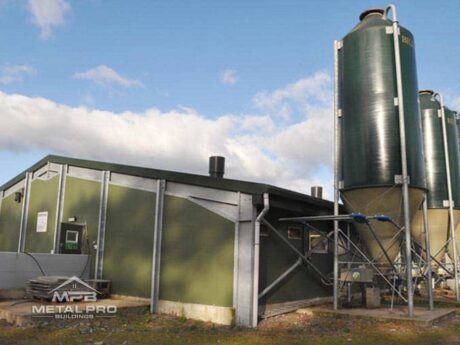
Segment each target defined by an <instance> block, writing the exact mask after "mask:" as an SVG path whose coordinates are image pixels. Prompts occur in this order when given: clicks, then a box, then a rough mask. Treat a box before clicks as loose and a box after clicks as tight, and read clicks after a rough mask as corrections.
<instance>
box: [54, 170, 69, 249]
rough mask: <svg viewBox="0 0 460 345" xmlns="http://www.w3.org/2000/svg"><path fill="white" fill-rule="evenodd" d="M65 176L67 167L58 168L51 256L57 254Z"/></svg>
mask: <svg viewBox="0 0 460 345" xmlns="http://www.w3.org/2000/svg"><path fill="white" fill-rule="evenodd" d="M66 175H67V165H64V164H63V165H61V166H60V167H59V184H58V195H57V205H56V223H55V224H54V243H53V254H58V253H59V243H60V241H61V223H62V217H63V212H64V193H65V182H66Z"/></svg>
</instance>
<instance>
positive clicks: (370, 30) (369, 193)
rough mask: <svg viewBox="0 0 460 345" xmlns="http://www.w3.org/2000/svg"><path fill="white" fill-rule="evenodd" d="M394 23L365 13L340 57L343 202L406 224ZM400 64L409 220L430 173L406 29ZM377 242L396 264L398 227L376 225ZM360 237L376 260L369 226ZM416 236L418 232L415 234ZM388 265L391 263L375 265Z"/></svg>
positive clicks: (359, 227) (379, 13)
mask: <svg viewBox="0 0 460 345" xmlns="http://www.w3.org/2000/svg"><path fill="white" fill-rule="evenodd" d="M392 32H393V30H392V22H391V21H389V20H388V19H387V18H386V17H385V15H384V10H382V9H370V10H367V11H365V12H363V13H362V14H361V16H360V22H359V23H358V25H356V26H355V27H354V28H353V30H352V31H351V32H350V33H349V34H348V35H346V36H345V37H344V38H343V40H342V47H341V49H340V50H339V53H338V60H339V61H338V64H339V66H338V70H339V71H338V77H339V81H338V82H339V109H340V111H341V133H340V135H341V143H340V151H341V152H340V157H341V158H340V159H341V166H340V169H339V170H340V172H341V173H340V174H341V176H340V180H341V186H340V187H341V195H342V199H343V202H344V204H345V206H346V207H347V209H348V210H349V211H350V212H361V213H364V214H371V215H372V214H376V213H380V214H386V215H389V216H391V217H392V218H393V219H394V220H395V221H396V222H397V223H399V224H403V216H402V215H403V211H402V191H401V187H400V186H399V185H397V182H396V181H397V175H401V174H402V167H401V145H400V133H399V115H398V106H399V105H398V103H397V96H398V93H397V79H396V75H397V74H396V73H397V70H396V63H395V50H394V42H393V34H392ZM399 37H400V42H399V45H400V59H401V75H402V84H403V94H404V104H403V106H404V112H405V126H406V133H405V135H406V147H407V164H408V175H409V178H410V182H409V203H410V214H411V216H412V215H413V214H414V213H415V212H416V210H417V209H418V207H419V206H420V204H421V202H422V200H423V195H424V191H425V188H426V185H425V169H424V162H423V147H422V138H421V130H420V129H421V119H420V112H419V106H418V85H417V70H416V63H415V49H414V38H413V36H412V34H411V33H410V32H409V31H408V30H407V29H405V28H403V27H400V36H399ZM375 229H376V232H377V236H378V238H379V240H380V241H381V242H382V244H383V246H384V247H385V248H387V249H388V256H389V257H390V258H391V259H394V258H395V257H396V255H397V253H398V249H399V246H398V243H395V244H394V245H393V246H391V247H390V241H391V239H392V238H393V236H394V235H395V234H396V232H397V231H396V229H395V227H393V226H392V225H391V224H389V223H379V224H375ZM357 230H358V232H359V234H360V237H361V238H362V239H363V241H364V242H365V243H366V245H367V247H368V249H369V252H370V254H371V255H372V256H373V257H374V258H378V257H383V256H382V255H381V249H380V248H379V246H378V245H377V243H376V241H375V240H374V239H373V237H372V234H371V233H370V232H369V229H368V228H367V227H366V226H365V225H357ZM415 235H417V234H415ZM377 262H378V263H380V264H387V262H386V261H385V258H384V257H383V258H381V259H378V260H377Z"/></svg>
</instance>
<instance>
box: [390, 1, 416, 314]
mask: <svg viewBox="0 0 460 345" xmlns="http://www.w3.org/2000/svg"><path fill="white" fill-rule="evenodd" d="M389 11H391V13H392V16H393V18H392V23H393V45H394V52H395V65H396V85H397V94H398V113H399V140H400V144H401V168H402V169H401V170H402V171H401V173H402V194H403V203H404V230H405V232H406V236H405V240H406V248H405V249H406V250H405V252H406V274H407V307H408V311H409V317H413V316H414V296H413V293H412V255H411V233H410V231H411V229H410V225H411V224H410V209H409V181H408V174H407V151H406V123H405V118H404V93H403V83H402V72H401V54H400V47H399V24H398V17H397V12H396V6H395V5H393V4H390V5H389V6H387V8H386V9H385V14H384V16H385V17H386V16H387V15H388V12H389Z"/></svg>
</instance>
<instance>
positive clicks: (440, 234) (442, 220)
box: [412, 208, 460, 266]
mask: <svg viewBox="0 0 460 345" xmlns="http://www.w3.org/2000/svg"><path fill="white" fill-rule="evenodd" d="M455 213H456V214H457V215H456V219H458V220H460V214H459V213H460V212H459V211H457V210H454V214H455ZM427 216H428V227H429V231H430V249H431V256H432V257H434V258H435V259H436V260H437V261H439V262H442V261H443V260H444V256H445V254H446V253H447V251H448V248H449V246H448V245H447V241H448V240H449V210H448V209H442V208H441V209H428V211H427ZM456 223H457V224H458V223H459V222H458V221H457V222H456ZM412 229H413V230H414V232H415V233H416V235H414V237H413V238H414V240H415V241H417V242H418V243H419V244H421V245H422V247H423V248H425V239H424V237H423V231H424V228H423V212H422V210H419V211H418V212H417V214H416V215H415V217H414V220H413V222H412ZM459 231H460V229H459V230H457V234H458V233H459ZM432 264H433V266H437V263H436V261H433V263H432Z"/></svg>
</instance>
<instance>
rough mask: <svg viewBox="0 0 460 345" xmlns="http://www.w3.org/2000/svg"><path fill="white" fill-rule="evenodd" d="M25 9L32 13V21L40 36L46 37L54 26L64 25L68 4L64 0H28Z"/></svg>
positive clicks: (68, 8)
mask: <svg viewBox="0 0 460 345" xmlns="http://www.w3.org/2000/svg"><path fill="white" fill-rule="evenodd" d="M27 10H28V11H29V12H30V14H31V15H32V22H33V23H34V24H35V25H36V26H38V27H39V28H40V30H41V31H40V37H41V38H42V39H47V38H49V37H50V36H51V33H52V30H53V28H54V27H56V26H61V25H64V17H65V14H66V13H67V12H69V11H70V5H69V3H68V2H67V1H65V0H29V2H28V4H27Z"/></svg>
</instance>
